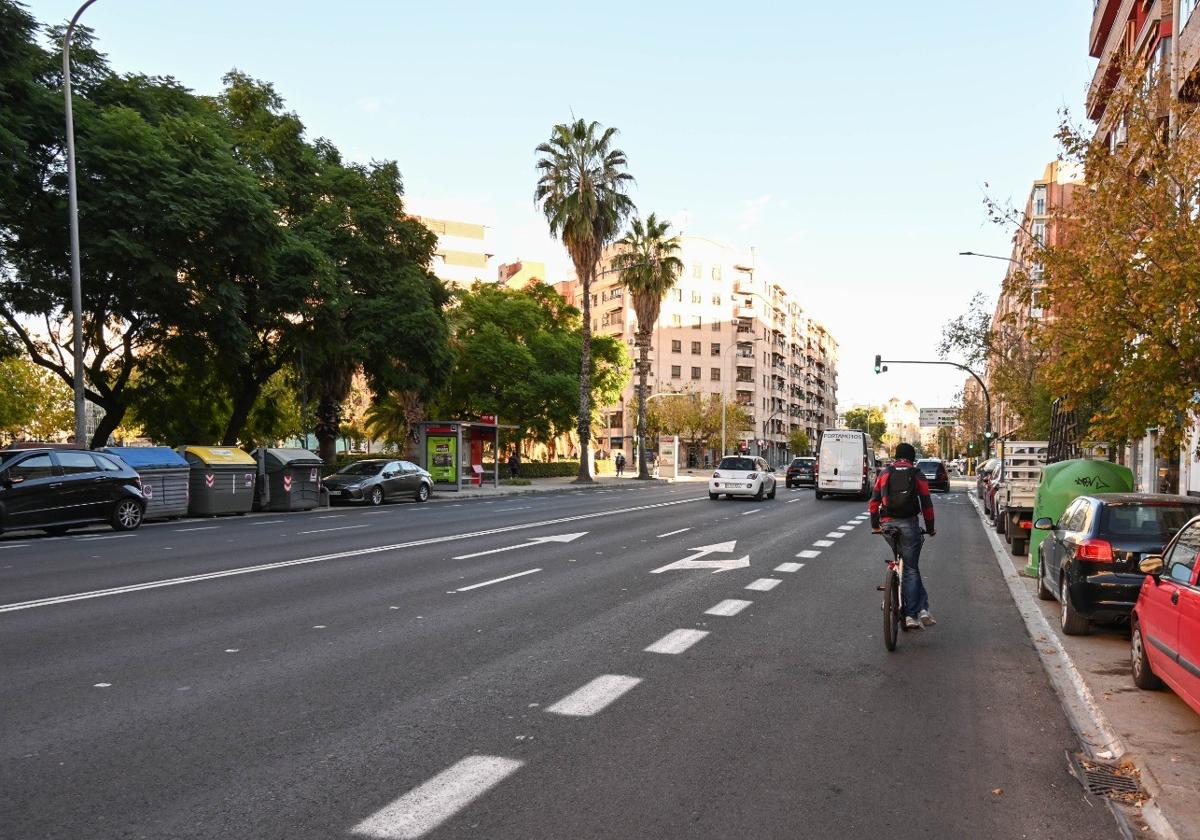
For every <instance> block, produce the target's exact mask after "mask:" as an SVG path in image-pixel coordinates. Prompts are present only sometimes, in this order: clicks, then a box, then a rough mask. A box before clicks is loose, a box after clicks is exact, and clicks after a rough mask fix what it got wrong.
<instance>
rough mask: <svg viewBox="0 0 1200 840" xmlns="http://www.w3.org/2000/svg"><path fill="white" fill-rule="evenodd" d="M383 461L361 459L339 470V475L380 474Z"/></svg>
mask: <svg viewBox="0 0 1200 840" xmlns="http://www.w3.org/2000/svg"><path fill="white" fill-rule="evenodd" d="M383 463H384V462H383V461H359V462H358V463H357V464H349V465H347V466H345V467H342V468H341V469H340V470H338V475H378V474H379V471H380V470H382V469H383Z"/></svg>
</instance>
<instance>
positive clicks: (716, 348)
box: [708, 341, 721, 356]
mask: <svg viewBox="0 0 1200 840" xmlns="http://www.w3.org/2000/svg"><path fill="white" fill-rule="evenodd" d="M708 354H709V355H710V356H720V355H721V345H720V344H719V343H718V342H716V341H714V342H713V343H712V344H710V345H708Z"/></svg>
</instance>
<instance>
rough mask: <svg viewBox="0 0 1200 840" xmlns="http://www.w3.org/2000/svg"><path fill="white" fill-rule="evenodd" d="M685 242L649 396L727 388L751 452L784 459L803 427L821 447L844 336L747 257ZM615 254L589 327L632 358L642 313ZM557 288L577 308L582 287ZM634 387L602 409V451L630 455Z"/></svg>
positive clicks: (698, 463)
mask: <svg viewBox="0 0 1200 840" xmlns="http://www.w3.org/2000/svg"><path fill="white" fill-rule="evenodd" d="M681 246H682V247H681V251H680V254H679V257H680V260H681V261H682V262H683V264H684V271H683V274H682V276H681V277H680V278H679V280H678V282H677V283H676V285H675V287H674V288H673V289H672V290H671V291H670V292H668V293H667V296H666V298H665V299H664V300H663V303H662V311H661V313H660V315H659V319H658V322H657V323H656V324H655V329H654V337H653V351H652V353H651V356H650V362H651V369H650V370H651V373H650V376H649V378H648V387H649V392H650V393H651V394H657V393H672V392H680V393H700V394H723V395H724V396H725V399H727V400H728V401H729V402H730V403H731V404H732V403H737V404H738V405H740V406H742V407H743V408H745V409H746V411H747V412H748V413H749V414H750V416H751V424H752V427H751V428H748V429H739V430H737V431H738V434H739V438H740V439H741V440H742V441H743V445H744V446H745V447H746V449H747V451H749V452H752V453H755V454H758V453H761V454H762V455H763V456H764V457H766V458H768V459H769V460H771V461H772V462H773V463H776V464H781V463H782V462H783V460H784V458H785V457H787V455H788V454H789V453H788V448H787V441H788V436H789V434H790V433H791V432H792V431H794V430H803V431H805V432H806V433H807V434H808V436H809V439H810V440H812V441H813V442H814V443H815V442H816V437H817V434H818V433H819V432H820V431H821V430H822V429H825V428H832V427H833V425H834V420H835V418H836V416H837V415H836V410H837V342H836V341H835V340H834V338H833V336H831V335H830V334H829V331H828V330H826V329H825V327H824V326H822V325H821V324H820V323H819V322H817V321H816V320H815V319H813V318H810V317H809V316H808V315H807V314H806V313H805V311H804V309H803V308H802V307H801V305H800V303H799V301H797V300H796V299H795V298H794V296H793V295H792V294H791V293H790V292H788V291H787V290H786V289H784V288H783V287H782V286H780V285H779V284H778V283H775V282H773V281H771V280H769V279H765V278H763V277H759V276H756V274H757V273H756V271H755V268H754V262H753V259H752V258H750V257H749V256H748V255H744V254H740V253H738V252H736V251H735V250H734V249H733V248H730V247H728V246H726V245H722V244H720V243H717V242H713V241H712V240H708V239H702V238H699V237H683V238H682V239H681ZM611 256H612V254H611V253H609V254H608V255H606V258H605V259H604V260H603V261H602V263H601V269H600V273H599V276H597V278H596V279H595V280H594V281H593V283H592V287H591V298H592V299H591V305H592V311H591V317H592V329H593V332H595V333H596V334H599V335H611V336H616V337H618V338H620V339H621V340H623V341H624V342H625V343H626V345H627V346H628V347H629V350H630V354H631V355H633V354H634V352H635V350H634V346H633V345H634V332H635V330H636V328H637V323H636V315H635V314H634V310H633V303H632V301H631V300H630V299H629V296H628V295H627V294H626V292H625V290H624V288H623V287H622V286H621V284H620V281H619V279H618V274H617V272H615V271H612V270H611V268H612V266H611V261H610V260H611ZM568 287H569V288H568ZM556 288H557V289H558V290H559V291H560V293H562V294H563V295H564V297H567V298H568V300H574V301H576V305H578V302H579V296H580V295H581V294H582V291H581V287H580V286H579V284H578V283H576V282H575V281H569V282H568V283H563V284H557V285H556ZM635 388H636V377H635V378H634V380H632V381H631V382H630V384H629V385H628V386H627V387H626V389H625V392H624V393H623V394H622V395H621V400H620V401H619V402H618V403H617V404H616V405H611V406H606V407H604V408H603V409H602V410H601V416H602V417H603V418H604V428H603V430H602V431H601V432H600V433H599V434H600V436H601V440H600V441H599V446H600V449H601V450H602V451H605V452H608V451H611V450H624V451H625V453H626V456H627V457H631V456H632V452H633V442H634V436H635V434H636V417H635V416H634V415H635V412H634V408H635V405H636V403H635V401H634V394H635ZM760 441H761V443H760ZM714 454H716V453H714V452H711V451H704V450H703V449H702V448H700V447H695V448H689V451H687V452H686V453H684V454H683V455H682V456H681V461H682V462H683V463H685V464H686V465H688V466H691V467H703V466H704V465H705V464H706V463H711V459H712V457H713V456H714Z"/></svg>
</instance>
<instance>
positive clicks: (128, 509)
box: [112, 499, 144, 531]
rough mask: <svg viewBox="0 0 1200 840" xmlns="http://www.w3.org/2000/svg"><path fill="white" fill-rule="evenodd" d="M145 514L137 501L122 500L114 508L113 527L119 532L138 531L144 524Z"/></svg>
mask: <svg viewBox="0 0 1200 840" xmlns="http://www.w3.org/2000/svg"><path fill="white" fill-rule="evenodd" d="M143 512H144V511H143V510H142V506H141V505H139V504H138V503H137V500H136V499H121V501H119V502H117V505H116V507H114V508H113V515H112V526H113V528H114V529H116V530H118V531H136V530H137V529H138V526H139V525H141V524H142V514H143Z"/></svg>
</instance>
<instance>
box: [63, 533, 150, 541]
mask: <svg viewBox="0 0 1200 840" xmlns="http://www.w3.org/2000/svg"><path fill="white" fill-rule="evenodd" d="M136 536H137V534H109V535H108V536H104V537H77V538H76V539H75V542H100V540H124V539H127V538H129V537H136Z"/></svg>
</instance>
